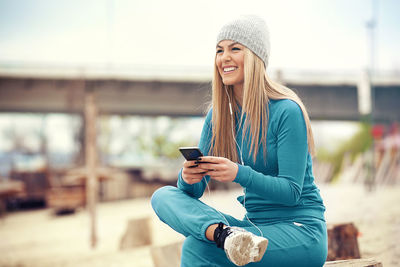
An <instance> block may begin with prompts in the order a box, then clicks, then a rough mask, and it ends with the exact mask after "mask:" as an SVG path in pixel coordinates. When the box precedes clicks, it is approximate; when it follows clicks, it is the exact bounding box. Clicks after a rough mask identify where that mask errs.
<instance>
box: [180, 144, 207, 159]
mask: <svg viewBox="0 0 400 267" xmlns="http://www.w3.org/2000/svg"><path fill="white" fill-rule="evenodd" d="M179 151H180V152H181V153H182V155H183V156H184V157H185V159H186V160H196V159H198V158H199V157H202V156H203V153H201V151H200V148H198V147H180V148H179Z"/></svg>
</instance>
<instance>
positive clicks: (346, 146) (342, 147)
mask: <svg viewBox="0 0 400 267" xmlns="http://www.w3.org/2000/svg"><path fill="white" fill-rule="evenodd" d="M372 141H373V140H372V136H371V125H370V124H368V123H364V122H363V123H360V130H359V131H358V132H357V133H356V134H354V135H353V136H352V137H351V138H349V139H348V140H347V141H345V142H343V143H342V144H338V148H337V149H336V150H335V151H334V152H333V153H330V152H328V151H327V150H326V149H324V148H321V149H319V151H318V153H317V158H318V160H320V161H325V162H330V163H331V164H332V165H333V174H332V175H333V181H335V180H336V179H337V176H338V174H339V173H340V170H341V168H342V163H343V158H344V155H345V154H346V153H348V154H349V155H350V158H351V161H354V159H355V157H356V156H357V155H358V154H360V153H363V152H365V151H367V150H368V149H370V147H371V146H372Z"/></svg>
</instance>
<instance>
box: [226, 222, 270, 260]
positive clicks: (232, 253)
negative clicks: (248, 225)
mask: <svg viewBox="0 0 400 267" xmlns="http://www.w3.org/2000/svg"><path fill="white" fill-rule="evenodd" d="M229 228H230V229H229V230H228V231H230V234H229V235H228V236H227V237H226V238H225V243H224V250H225V253H226V256H227V257H228V259H229V260H230V261H231V262H233V263H234V264H236V265H237V266H243V265H246V264H248V263H250V262H258V261H260V260H261V259H262V257H263V256H264V253H265V250H266V249H267V246H268V239H266V238H265V237H261V236H257V235H255V234H253V233H251V232H248V231H246V230H244V229H243V228H239V227H229Z"/></svg>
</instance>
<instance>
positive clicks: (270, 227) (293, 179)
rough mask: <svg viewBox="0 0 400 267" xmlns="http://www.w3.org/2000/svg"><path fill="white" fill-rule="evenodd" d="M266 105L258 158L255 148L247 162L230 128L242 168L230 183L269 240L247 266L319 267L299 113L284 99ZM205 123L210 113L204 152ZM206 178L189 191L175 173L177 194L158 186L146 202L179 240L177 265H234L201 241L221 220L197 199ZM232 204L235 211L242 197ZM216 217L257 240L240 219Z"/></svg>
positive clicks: (318, 203) (315, 202) (317, 211)
mask: <svg viewBox="0 0 400 267" xmlns="http://www.w3.org/2000/svg"><path fill="white" fill-rule="evenodd" d="M268 105H269V107H268V108H269V122H268V131H267V145H266V148H267V151H266V158H264V155H265V153H264V151H263V148H262V146H260V150H259V152H258V154H257V158H256V161H255V162H254V161H253V157H252V155H251V154H250V152H249V147H250V145H249V144H250V139H249V136H245V137H244V138H243V139H242V132H243V129H242V128H237V129H236V138H237V140H238V143H239V144H240V145H241V150H242V153H243V161H244V165H240V164H239V170H238V173H237V176H236V178H235V180H234V182H235V183H238V184H240V185H241V186H242V187H243V188H244V189H245V192H246V198H245V208H246V211H247V216H248V217H249V218H250V220H251V221H252V222H253V223H255V224H256V225H257V226H258V227H259V228H260V229H261V231H262V232H263V236H264V237H266V238H267V239H268V241H269V244H268V248H267V251H266V253H265V255H264V257H263V259H262V260H261V261H260V262H258V263H250V264H249V266H310V267H312V266H322V265H323V263H324V262H325V259H326V256H327V233H326V223H325V220H324V211H325V207H324V204H323V201H322V199H321V196H320V194H319V189H318V188H317V187H316V185H315V183H314V176H313V173H312V159H311V156H310V154H309V152H308V146H307V132H306V125H305V122H304V118H303V114H302V112H301V109H300V107H299V106H298V105H297V104H296V103H295V102H293V101H291V100H287V99H285V100H271V101H270V103H269V104H268ZM211 117H212V110H210V112H209V113H208V114H207V117H206V119H205V123H204V126H203V130H202V134H201V138H200V142H199V147H200V149H201V150H202V152H203V153H204V154H207V152H208V151H209V146H210V142H211V135H212V132H211V129H212V126H211ZM238 117H240V116H236V118H238ZM236 125H239V123H237V121H236ZM242 140H243V142H242ZM209 179H210V178H209V177H207V176H206V177H205V178H204V179H203V180H202V182H200V183H197V184H194V185H189V184H187V183H185V181H184V180H183V179H182V176H181V173H180V174H179V178H178V183H177V188H176V187H171V186H169V187H163V188H160V189H158V190H157V191H156V192H155V193H154V194H153V196H152V200H151V202H152V206H153V209H154V210H155V212H156V214H157V215H158V216H159V218H160V219H161V220H162V221H163V222H165V223H166V224H168V225H169V226H170V227H172V228H173V229H174V230H176V231H177V232H179V233H181V234H183V235H184V236H186V240H185V242H184V245H183V249H182V261H181V266H185V267H186V266H193V267H196V266H234V265H233V264H232V263H230V261H229V260H228V259H227V258H226V256H225V252H224V251H223V250H221V249H219V248H217V247H216V245H215V244H214V243H213V242H210V241H209V240H207V238H206V237H205V231H206V229H207V228H208V226H209V225H211V224H215V223H218V222H224V218H223V217H222V216H221V215H220V214H219V213H218V212H217V211H216V210H214V209H213V208H211V207H209V206H207V205H205V204H204V203H203V202H201V201H200V200H198V198H200V197H201V196H202V195H203V192H204V190H205V187H206V182H205V180H207V181H208V180H209ZM238 201H239V202H240V203H242V205H243V204H244V197H243V196H240V197H238ZM224 216H225V217H226V218H227V219H228V221H229V224H230V225H231V226H239V227H243V228H245V229H246V230H248V231H251V232H253V233H254V234H259V232H258V230H257V229H256V228H255V227H254V226H252V225H251V224H250V223H249V222H248V220H247V219H243V220H238V219H235V218H233V217H232V216H229V215H226V214H224Z"/></svg>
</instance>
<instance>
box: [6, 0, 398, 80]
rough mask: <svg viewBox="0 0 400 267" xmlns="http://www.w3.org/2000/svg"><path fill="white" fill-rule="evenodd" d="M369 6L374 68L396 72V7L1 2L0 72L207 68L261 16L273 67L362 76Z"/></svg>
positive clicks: (302, 2)
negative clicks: (239, 26)
mask: <svg viewBox="0 0 400 267" xmlns="http://www.w3.org/2000/svg"><path fill="white" fill-rule="evenodd" d="M373 3H375V5H376V8H375V11H376V18H377V23H376V27H375V36H376V38H375V42H374V44H375V46H374V47H375V49H374V51H375V52H374V54H375V61H374V62H375V68H376V69H377V70H380V71H397V72H398V71H400V53H399V52H398V47H400V31H399V26H400V16H399V15H398V11H399V10H400V1H398V0H335V1H333V0H292V1H291V0H281V1H276V0H260V1H256V0H247V1H237V0H231V1H213V0H202V1H188V0H170V1H165V0H146V1H134V0H130V1H129V0H92V1H90V0H85V1H82V0H68V1H62V0H60V1H54V0H24V1H22V0H20V1H15V0H0V66H1V65H3V66H4V65H7V64H16V65H24V64H36V65H44V66H45V65H62V66H64V65H65V66H89V67H90V66H100V67H104V66H120V67H126V68H128V67H130V68H145V67H147V68H149V69H151V68H164V69H168V68H171V69H173V68H177V69H179V68H193V69H210V68H212V66H213V58H214V55H215V45H216V43H215V38H216V35H217V32H218V30H219V28H220V26H221V25H222V24H223V23H224V22H226V21H227V20H230V19H233V18H235V17H237V16H239V15H243V14H256V15H259V16H261V17H263V18H264V19H265V20H266V22H267V24H268V26H269V29H270V35H271V57H270V63H269V67H270V68H272V69H283V70H297V71H302V70H314V71H319V70H328V71H330V70H332V71H360V70H364V69H366V68H367V67H368V66H369V64H370V62H371V57H370V51H371V50H370V48H371V42H370V39H369V35H368V31H367V27H366V24H367V22H368V21H369V20H371V18H372V14H373V12H372V5H373Z"/></svg>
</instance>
